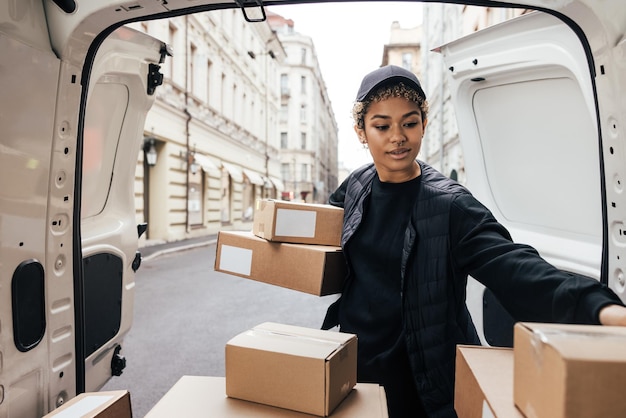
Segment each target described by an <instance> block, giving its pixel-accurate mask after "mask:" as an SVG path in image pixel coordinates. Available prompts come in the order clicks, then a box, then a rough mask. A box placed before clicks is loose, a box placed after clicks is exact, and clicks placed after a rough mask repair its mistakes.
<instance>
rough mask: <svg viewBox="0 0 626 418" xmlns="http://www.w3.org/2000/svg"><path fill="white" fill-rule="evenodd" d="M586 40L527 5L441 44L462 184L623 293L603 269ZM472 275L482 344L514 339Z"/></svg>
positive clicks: (550, 255) (535, 241)
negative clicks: (526, 9)
mask: <svg viewBox="0 0 626 418" xmlns="http://www.w3.org/2000/svg"><path fill="white" fill-rule="evenodd" d="M580 17H581V18H582V17H585V16H580ZM586 17H587V18H589V19H591V18H592V15H591V14H589V16H586ZM594 22H596V23H597V21H595V20H594ZM574 27H575V25H574ZM578 29H580V28H578ZM583 42H586V39H585V38H584V32H582V31H580V30H579V32H578V34H577V33H575V32H574V30H573V29H572V28H571V27H569V26H568V25H566V24H565V23H564V22H563V21H561V20H560V19H558V18H557V17H554V16H552V15H549V14H546V13H542V12H533V13H530V14H527V15H523V16H520V17H519V18H516V19H513V20H510V21H507V22H504V23H502V24H500V25H496V26H493V27H490V28H488V29H485V30H482V31H480V32H476V33H474V34H472V35H469V36H467V37H464V38H461V39H458V40H455V41H453V42H450V43H448V44H446V45H444V46H442V47H440V48H438V51H439V52H441V53H442V55H443V58H444V61H445V66H446V68H448V69H449V81H450V89H451V94H452V99H453V100H454V105H455V106H454V107H455V112H456V116H457V120H458V127H459V135H460V141H461V144H462V147H463V154H464V159H465V166H466V174H467V185H468V187H469V189H470V190H471V191H472V192H473V193H474V194H475V195H476V197H477V198H478V199H479V200H481V201H482V202H483V203H484V204H485V205H486V206H487V207H489V208H490V210H491V211H492V212H493V214H494V215H495V217H496V218H497V219H498V221H500V222H501V223H502V224H504V225H505V226H506V227H507V228H508V229H509V231H510V232H511V235H512V236H513V239H514V240H515V241H518V242H523V243H528V244H530V245H532V246H534V247H535V248H536V249H537V250H538V251H539V252H540V253H541V255H542V256H543V257H544V258H545V259H547V260H548V261H549V262H551V263H552V264H554V265H556V266H557V267H558V268H561V269H563V270H568V271H571V272H575V273H578V274H582V275H585V276H588V277H591V278H594V279H596V280H601V281H603V282H605V283H608V284H609V285H610V286H611V287H612V288H613V289H614V290H616V292H617V293H618V294H621V295H622V297H623V294H624V293H623V284H622V285H621V288H620V284H619V283H617V282H616V281H615V280H610V275H609V274H607V272H608V269H609V266H608V256H609V252H610V251H611V249H610V246H609V245H608V242H607V241H608V239H607V238H608V235H609V228H608V225H609V220H608V214H607V211H608V210H610V209H611V208H609V205H607V199H606V193H607V192H606V184H605V182H606V174H605V171H604V170H605V160H604V157H603V155H604V152H605V150H604V149H603V148H602V144H603V142H602V136H601V132H600V129H599V127H600V126H601V124H600V123H599V117H598V112H599V111H598V105H599V104H598V100H597V96H596V85H595V83H596V82H597V80H596V79H595V78H594V76H595V68H594V63H593V62H592V61H593V59H592V58H589V56H590V54H588V52H587V51H588V49H586V48H585V47H584V44H583ZM614 249H615V248H614ZM617 259H619V256H618V257H617ZM470 282H471V283H470V284H469V285H468V307H469V309H470V312H471V313H472V317H473V319H474V321H475V322H476V325H477V328H478V329H479V333H481V339H482V340H483V343H489V344H492V345H505V346H506V345H511V344H512V327H511V325H512V323H511V321H512V319H511V318H510V317H508V314H507V313H506V312H505V311H504V310H503V309H502V308H501V306H500V305H499V303H498V302H497V300H495V298H494V297H493V295H491V293H490V292H488V291H487V292H486V291H485V289H484V287H483V286H482V285H480V284H478V283H477V282H475V281H474V280H470ZM507 317H508V319H505V318H507Z"/></svg>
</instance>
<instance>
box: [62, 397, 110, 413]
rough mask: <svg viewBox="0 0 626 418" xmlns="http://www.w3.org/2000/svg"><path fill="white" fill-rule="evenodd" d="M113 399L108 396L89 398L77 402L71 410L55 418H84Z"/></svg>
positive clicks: (66, 410) (64, 411) (68, 409)
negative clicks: (83, 417)
mask: <svg viewBox="0 0 626 418" xmlns="http://www.w3.org/2000/svg"><path fill="white" fill-rule="evenodd" d="M111 399H113V396H106V395H94V396H87V397H85V398H83V399H81V400H80V401H78V402H76V403H75V404H74V405H72V406H70V407H69V408H67V409H65V410H63V411H61V412H59V413H58V414H57V415H55V418H75V417H82V416H84V415H87V414H88V413H90V412H92V411H93V410H95V409H96V408H100V407H101V406H102V405H104V404H105V403H107V402H109V401H110V400H111Z"/></svg>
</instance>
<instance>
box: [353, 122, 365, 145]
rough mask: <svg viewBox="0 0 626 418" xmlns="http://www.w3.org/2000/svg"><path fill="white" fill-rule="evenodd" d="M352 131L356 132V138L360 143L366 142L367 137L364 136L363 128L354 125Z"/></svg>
mask: <svg viewBox="0 0 626 418" xmlns="http://www.w3.org/2000/svg"><path fill="white" fill-rule="evenodd" d="M354 132H356V136H357V138H359V142H360V143H361V144H367V138H366V137H365V129H363V128H359V127H358V126H357V125H354Z"/></svg>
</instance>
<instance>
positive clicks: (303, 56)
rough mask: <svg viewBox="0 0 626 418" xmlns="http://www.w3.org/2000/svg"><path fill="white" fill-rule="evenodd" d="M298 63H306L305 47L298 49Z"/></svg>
mask: <svg viewBox="0 0 626 418" xmlns="http://www.w3.org/2000/svg"><path fill="white" fill-rule="evenodd" d="M300 64H306V48H302V49H300Z"/></svg>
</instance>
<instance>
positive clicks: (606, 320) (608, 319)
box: [598, 305, 626, 327]
mask: <svg viewBox="0 0 626 418" xmlns="http://www.w3.org/2000/svg"><path fill="white" fill-rule="evenodd" d="M598 316H599V317H600V323H601V324H602V325H618V326H622V327H624V326H626V307H624V306H621V305H607V306H605V307H604V308H602V309H600V313H599V315H598Z"/></svg>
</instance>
